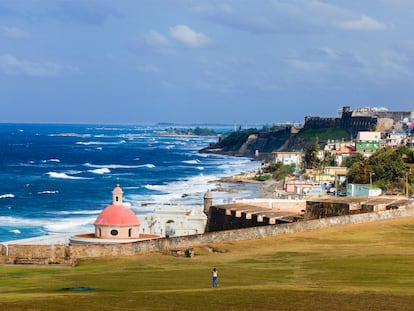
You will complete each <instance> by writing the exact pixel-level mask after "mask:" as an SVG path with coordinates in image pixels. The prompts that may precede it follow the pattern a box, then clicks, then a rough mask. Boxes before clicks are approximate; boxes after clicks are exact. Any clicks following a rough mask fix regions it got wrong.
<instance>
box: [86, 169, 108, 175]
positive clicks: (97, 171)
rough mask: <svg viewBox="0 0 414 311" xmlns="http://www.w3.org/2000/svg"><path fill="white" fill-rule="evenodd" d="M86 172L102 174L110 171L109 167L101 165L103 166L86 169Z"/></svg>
mask: <svg viewBox="0 0 414 311" xmlns="http://www.w3.org/2000/svg"><path fill="white" fill-rule="evenodd" d="M88 172H90V173H94V174H98V175H103V174H106V173H110V172H111V171H110V169H109V168H107V167H103V168H97V169H94V170H88Z"/></svg>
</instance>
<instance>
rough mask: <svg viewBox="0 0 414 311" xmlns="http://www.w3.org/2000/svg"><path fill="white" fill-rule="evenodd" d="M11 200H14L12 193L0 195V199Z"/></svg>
mask: <svg viewBox="0 0 414 311" xmlns="http://www.w3.org/2000/svg"><path fill="white" fill-rule="evenodd" d="M9 198H10V199H11V198H14V194H13V193H6V194H2V195H0V199H9Z"/></svg>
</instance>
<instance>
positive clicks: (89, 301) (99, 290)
mask: <svg viewBox="0 0 414 311" xmlns="http://www.w3.org/2000/svg"><path fill="white" fill-rule="evenodd" d="M213 247H214V250H215V251H214V252H211V251H210V250H211V249H212V248H213ZM195 254H196V255H195V257H193V258H185V257H175V256H173V255H171V254H159V253H153V254H145V255H140V256H135V257H127V258H117V259H99V260H85V261H81V262H80V264H79V265H78V266H77V267H74V268H70V267H60V266H58V265H56V266H47V267H30V266H23V267H22V266H0V310H197V311H198V310H295V311H297V310H412V309H413V308H414V307H413V306H414V219H413V218H407V219H402V220H393V221H383V222H377V223H374V224H361V225H350V226H344V227H338V228H331V229H324V230H317V231H309V232H305V233H300V234H294V235H286V236H279V237H273V238H267V239H261V240H250V241H244V242H229V243H221V244H215V245H210V248H202V247H200V248H195ZM213 267H216V268H217V269H218V271H219V287H218V288H215V289H213V288H211V270H212V268H213ZM71 287H91V288H95V289H96V290H93V291H71V290H67V289H65V288H71Z"/></svg>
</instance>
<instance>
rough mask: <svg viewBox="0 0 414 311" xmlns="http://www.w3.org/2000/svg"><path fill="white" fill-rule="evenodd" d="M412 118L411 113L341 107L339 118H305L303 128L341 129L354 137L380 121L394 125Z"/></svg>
mask: <svg viewBox="0 0 414 311" xmlns="http://www.w3.org/2000/svg"><path fill="white" fill-rule="evenodd" d="M412 116H413V112H412V111H381V110H379V111H378V110H373V109H370V108H358V109H354V110H352V109H351V108H350V107H349V106H345V107H342V111H341V113H340V117H337V118H321V117H311V116H308V117H305V124H304V128H311V129H318V128H337V127H341V128H344V129H345V130H347V131H348V132H349V133H350V134H351V135H352V136H353V137H354V136H355V135H356V134H357V133H358V132H359V131H369V130H370V129H371V128H372V127H373V126H376V125H377V123H378V121H379V120H380V119H389V120H392V122H393V124H395V123H398V122H400V121H402V120H403V119H405V118H410V117H412Z"/></svg>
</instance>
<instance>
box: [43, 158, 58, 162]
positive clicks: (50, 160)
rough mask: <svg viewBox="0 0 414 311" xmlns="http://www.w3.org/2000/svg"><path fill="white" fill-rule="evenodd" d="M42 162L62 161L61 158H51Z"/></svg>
mask: <svg viewBox="0 0 414 311" xmlns="http://www.w3.org/2000/svg"><path fill="white" fill-rule="evenodd" d="M42 162H43V163H46V162H56V163H60V160H59V159H49V160H43V161H42Z"/></svg>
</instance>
